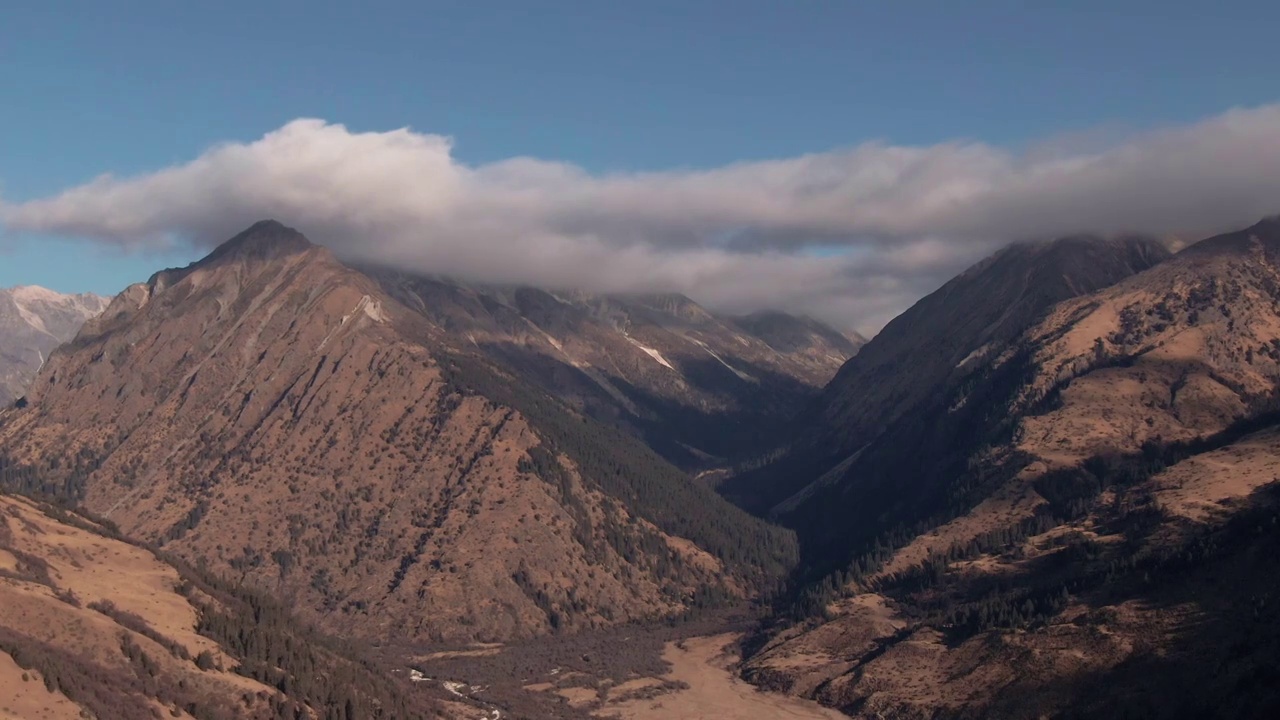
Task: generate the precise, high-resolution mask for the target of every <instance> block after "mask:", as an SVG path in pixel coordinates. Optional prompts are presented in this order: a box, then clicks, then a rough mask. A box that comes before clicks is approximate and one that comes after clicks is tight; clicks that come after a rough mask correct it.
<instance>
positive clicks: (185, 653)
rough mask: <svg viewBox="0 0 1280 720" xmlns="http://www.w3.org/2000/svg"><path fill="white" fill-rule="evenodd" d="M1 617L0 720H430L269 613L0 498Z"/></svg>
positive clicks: (116, 541)
mask: <svg viewBox="0 0 1280 720" xmlns="http://www.w3.org/2000/svg"><path fill="white" fill-rule="evenodd" d="M0 607H2V608H4V611H3V612H0V708H2V710H0V713H2V714H3V715H4V716H5V717H13V718H66V719H67V720H75V719H76V718H86V717H95V718H104V719H105V718H150V717H157V718H158V717H186V718H190V717H203V718H232V717H236V718H264V719H266V718H284V717H343V716H344V715H343V714H342V713H343V712H346V713H347V714H346V715H345V717H367V718H392V717H394V718H427V717H440V715H439V714H438V712H437V706H438V703H436V702H434V701H432V700H431V699H430V698H427V697H422V696H421V694H418V695H414V696H413V699H410V694H409V693H406V692H404V691H403V690H402V689H401V688H400V687H399V686H398V685H397V684H396V683H395V682H393V681H392V680H390V679H389V678H387V677H385V676H383V675H382V673H381V672H374V671H372V670H371V669H369V668H368V667H366V666H363V665H361V664H360V663H359V661H358V660H357V659H355V658H353V657H350V656H346V655H344V654H342V653H340V652H337V651H334V650H331V649H329V648H327V647H325V646H323V645H321V644H319V643H317V642H315V641H314V640H313V639H312V638H311V637H310V635H311V633H309V632H305V631H303V630H302V629H301V628H300V627H298V626H297V625H295V624H293V623H292V621H291V620H290V619H289V617H288V616H287V614H285V613H283V612H281V611H280V609H279V608H278V607H277V606H276V605H274V604H262V603H261V602H259V601H258V599H257V598H254V597H252V596H249V595H244V594H239V595H238V594H237V593H236V592H234V591H230V590H229V589H228V588H226V587H223V586H221V585H219V584H217V583H216V582H215V581H211V580H210V579H209V578H205V577H202V576H201V575H200V574H199V573H196V572H194V571H192V570H190V569H187V568H178V567H174V566H172V565H170V564H169V563H167V562H165V561H163V560H161V559H160V558H158V557H157V556H156V555H155V554H153V553H152V552H151V551H150V550H148V549H146V548H143V547H138V546H137V545H134V544H131V543H129V542H125V541H124V540H122V539H120V538H119V537H117V536H115V535H114V533H113V532H112V531H111V530H110V529H109V528H107V527H104V526H103V525H101V524H99V523H97V522H94V521H91V520H89V519H86V518H84V517H81V516H79V515H75V514H72V513H69V512H67V511H65V510H62V509H59V508H55V507H53V506H51V505H47V504H44V503H40V502H35V501H32V500H29V499H26V498H21V497H16V496H11V495H0ZM282 688H283V690H282Z"/></svg>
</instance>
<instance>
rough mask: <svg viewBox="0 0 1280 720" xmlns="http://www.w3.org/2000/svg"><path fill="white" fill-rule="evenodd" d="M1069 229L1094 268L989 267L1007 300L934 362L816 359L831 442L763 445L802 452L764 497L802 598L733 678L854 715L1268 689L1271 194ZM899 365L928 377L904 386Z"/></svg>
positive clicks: (1268, 698) (1274, 309)
mask: <svg viewBox="0 0 1280 720" xmlns="http://www.w3.org/2000/svg"><path fill="white" fill-rule="evenodd" d="M1067 250H1068V251H1069V254H1070V255H1072V256H1074V255H1075V254H1076V253H1080V252H1085V253H1086V254H1085V256H1084V257H1085V258H1087V259H1088V262H1083V263H1081V264H1079V265H1074V267H1078V268H1081V269H1083V268H1088V267H1092V268H1094V269H1100V270H1101V274H1099V275H1094V276H1092V277H1094V278H1096V279H1097V282H1095V283H1093V285H1092V286H1091V287H1090V286H1088V285H1087V284H1082V283H1080V282H1079V281H1078V280H1076V279H1075V278H1074V277H1073V276H1072V275H1071V274H1070V273H1067V274H1066V275H1065V278H1066V280H1067V281H1066V282H1064V283H1063V284H1062V285H1061V286H1060V289H1061V288H1072V287H1074V288H1076V289H1078V290H1081V292H1078V293H1077V292H1072V293H1071V295H1074V297H1072V296H1067V297H1065V298H1064V297H1053V296H1054V295H1055V294H1060V293H1057V292H1056V291H1055V292H1054V293H1050V294H1049V295H1048V296H1046V297H1045V298H1044V299H1045V300H1048V301H1047V302H1043V303H1039V302H1038V301H1037V302H1034V303H1032V304H1033V305H1034V304H1039V310H1035V311H1032V309H1031V306H1030V305H1027V306H1023V305H1022V304H1021V303H1020V302H1019V301H1018V300H1017V298H1027V297H1028V296H1027V294H1026V293H1025V292H1023V291H1016V288H1015V290H1009V289H1008V282H1007V279H1006V280H1004V281H1001V282H999V283H998V287H994V286H993V287H991V288H990V292H992V293H993V294H995V295H996V296H997V297H1001V298H1002V301H1001V303H1002V304H1003V305H1004V306H1006V307H1008V308H1010V309H1011V310H1013V311H1014V312H1011V313H1010V314H1009V315H999V316H992V315H989V314H986V313H985V312H984V311H983V309H982V308H981V307H979V308H977V309H976V310H975V311H974V312H975V315H976V316H977V317H978V320H976V321H975V322H976V323H977V324H976V325H975V326H974V327H976V328H978V329H979V330H980V332H970V329H966V327H965V326H964V325H963V324H959V325H956V327H957V332H956V333H955V335H956V336H955V337H953V338H948V339H944V340H942V341H941V342H940V343H938V345H939V347H940V348H941V350H940V352H939V355H940V357H939V358H938V359H937V360H936V362H933V363H932V364H929V363H926V364H925V365H923V366H918V365H917V364H915V363H913V362H905V361H907V360H910V359H911V358H912V355H911V353H909V352H906V353H904V352H897V353H894V352H890V351H889V349H888V348H884V347H880V348H877V347H876V345H877V343H878V342H880V341H881V338H880V337H877V338H876V339H875V340H873V341H872V342H871V343H869V344H868V346H867V347H866V348H864V349H863V351H862V352H860V353H859V355H858V356H856V357H855V358H854V360H852V361H851V362H850V363H849V364H848V366H846V368H844V369H843V370H842V371H841V373H840V374H839V375H838V376H837V379H836V380H835V381H833V382H832V384H831V386H830V387H829V388H828V389H827V391H826V393H824V400H825V401H826V402H825V403H824V405H823V410H822V411H821V412H820V413H819V414H818V416H819V418H820V419H818V420H815V421H814V422H815V423H816V426H818V427H824V428H826V429H827V432H828V433H829V434H828V435H827V437H828V438H833V440H832V442H833V443H834V444H836V445H837V446H838V448H839V450H838V451H837V452H835V453H831V454H828V455H823V456H815V455H812V454H809V455H808V456H807V457H792V458H784V459H783V461H780V462H786V463H790V464H788V465H780V466H779V467H786V468H791V469H794V468H803V467H806V465H805V464H804V463H811V464H810V465H808V466H807V467H810V468H811V469H812V472H811V473H810V474H809V475H807V476H805V477H804V478H802V479H801V480H800V481H799V484H801V485H802V486H803V487H802V488H801V489H800V490H798V491H796V492H794V493H793V494H792V496H790V497H789V498H786V499H784V500H783V501H781V502H778V503H773V502H772V499H773V498H766V499H765V500H764V502H763V503H762V505H768V507H770V508H772V510H773V512H774V514H775V516H777V517H779V518H781V519H782V520H783V521H784V522H785V523H788V524H791V525H792V526H793V527H795V528H797V529H798V531H799V532H800V536H801V542H802V547H804V548H805V554H804V556H803V557H802V570H801V571H800V573H799V577H800V581H799V587H798V588H797V593H796V595H795V598H794V604H793V608H792V610H793V613H794V617H796V618H799V619H800V621H799V622H798V623H793V624H789V625H787V626H786V627H785V629H784V626H783V625H779V626H778V627H775V628H773V630H772V631H771V632H768V633H766V634H765V635H764V636H762V638H761V639H760V642H759V644H758V645H757V646H756V647H755V648H754V650H755V651H754V653H753V655H752V657H751V658H750V659H749V660H748V662H747V664H746V665H745V667H744V672H745V674H746V675H747V676H748V677H749V678H750V679H752V680H753V681H755V682H757V683H760V684H763V685H767V686H771V687H774V688H778V689H785V690H789V691H791V692H794V693H796V694H800V695H804V696H808V697H812V698H815V699H818V700H820V701H822V702H824V703H827V704H830V705H833V706H835V707H838V708H840V709H842V710H844V711H845V712H847V713H849V714H851V715H853V716H855V717H904V718H914V717H920V718H924V717H930V718H936V717H977V716H982V717H1041V716H1062V717H1077V716H1078V717H1183V716H1186V717H1215V716H1216V717H1266V716H1268V715H1269V714H1270V712H1271V711H1273V710H1274V709H1275V708H1276V707H1277V703H1280V698H1278V697H1277V696H1276V694H1275V687H1276V686H1275V684H1274V682H1273V680H1272V678H1273V673H1274V670H1273V669H1272V668H1273V662H1272V661H1271V660H1270V659H1269V658H1271V657H1272V656H1273V655H1274V653H1275V652H1277V651H1278V650H1280V615H1277V610H1276V608H1275V604H1274V602H1273V599H1274V598H1275V597H1276V594H1277V592H1280V582H1278V581H1277V577H1280V572H1278V571H1280V567H1277V566H1276V558H1277V557H1280V555H1277V553H1276V551H1277V550H1280V532H1277V531H1276V530H1275V528H1276V527H1277V526H1276V523H1275V518H1276V517H1277V513H1278V512H1280V496H1277V488H1276V485H1275V482H1276V478H1277V477H1280V461H1278V460H1277V459H1276V458H1277V457H1280V439H1278V438H1280V434H1278V433H1280V413H1278V412H1277V410H1278V409H1280V403H1277V394H1276V391H1277V387H1278V385H1277V381H1278V380H1280V350H1278V349H1277V348H1280V221H1277V220H1275V219H1271V220H1266V221H1263V222H1261V223H1259V224H1257V225H1255V226H1253V227H1250V228H1248V229H1245V230H1242V231H1240V232H1235V233H1229V234H1226V235H1222V236H1219V237H1214V238H1210V239H1207V240H1204V241H1202V242H1200V243H1198V244H1196V245H1193V246H1191V247H1189V248H1187V249H1185V250H1183V251H1182V252H1180V253H1178V254H1177V255H1175V256H1173V257H1172V258H1169V259H1166V260H1164V261H1163V262H1159V263H1156V264H1153V265H1152V264H1151V263H1147V264H1148V265H1150V267H1148V268H1146V269H1143V268H1142V267H1140V264H1141V263H1138V262H1122V263H1119V264H1117V265H1114V266H1111V267H1110V269H1107V268H1105V267H1103V268H1099V265H1100V263H1099V260H1098V257H1099V256H1098V255H1096V251H1089V250H1086V249H1072V248H1068V249H1067ZM1017 251H1020V250H1015V252H1017ZM1090 253H1093V254H1090ZM1101 257H1111V258H1121V257H1128V258H1133V257H1135V256H1134V254H1133V253H1132V250H1126V251H1123V252H1121V251H1119V250H1118V249H1117V250H1113V251H1107V252H1106V253H1105V254H1104V255H1103V256H1101ZM1139 257H1149V258H1152V259H1153V260H1154V259H1158V254H1155V253H1151V252H1148V251H1145V250H1144V251H1142V253H1141V254H1140V255H1139ZM1000 262H1001V257H1000V256H997V257H996V258H994V259H992V260H990V261H988V262H986V263H984V264H982V265H979V266H978V267H977V268H975V269H974V270H971V271H969V272H968V273H966V274H964V275H962V276H960V277H959V278H957V279H956V280H955V281H953V282H952V283H951V284H949V285H948V286H947V287H945V288H944V289H943V290H941V291H939V293H938V294H937V295H935V296H931V298H927V299H926V300H925V301H922V302H921V303H920V304H918V305H917V306H916V308H914V309H913V311H912V312H911V313H909V314H906V315H904V316H903V317H902V318H900V319H899V321H895V323H894V325H897V326H898V327H897V328H894V325H891V326H890V328H894V329H895V330H897V331H899V332H905V330H906V328H907V327H908V326H909V325H910V326H914V327H917V328H941V327H943V326H944V325H945V324H946V323H947V322H954V319H953V320H947V319H946V318H947V308H948V307H949V306H948V304H947V303H944V302H942V299H944V298H945V297H946V295H947V293H948V292H952V293H954V292H957V291H960V290H962V289H963V288H964V287H965V286H966V285H969V284H974V283H979V284H980V283H981V282H983V280H982V276H983V275H984V274H985V273H989V272H991V270H992V268H995V267H998V266H999V265H1000ZM1126 266H1127V267H1128V268H1129V271H1128V272H1125V271H1124V268H1125V267H1126ZM1071 267H1073V265H1072V264H1071V263H1070V262H1069V260H1068V258H1064V257H1060V258H1059V259H1058V260H1057V261H1056V262H1055V263H1054V265H1053V267H1051V268H1049V270H1051V271H1054V272H1056V271H1057V269H1058V268H1071ZM1139 270H1140V272H1137V271H1139ZM1019 276H1020V275H1019V274H1014V275H1013V277H1014V278H1017V277H1019ZM1107 277H1110V278H1112V281H1111V282H1109V283H1108V282H1105V279H1106V278H1107ZM1016 284H1017V283H1015V285H1016ZM1104 285H1105V286H1104ZM1023 287H1024V289H1026V290H1034V289H1037V288H1042V287H1045V283H1043V282H1034V283H1029V284H1026V285H1025V286H1023ZM1002 288H1003V289H1002ZM1086 290H1087V291H1088V292H1084V291H1086ZM1009 293H1012V295H1010V294H1009ZM1011 298H1012V299H1013V301H1011ZM1052 300H1057V302H1056V303H1055V302H1052ZM1019 308H1022V309H1019ZM1006 318H1012V320H1010V321H1009V322H1008V323H1007V324H1006V323H1005V319H1006ZM993 321H998V322H993ZM890 328H887V329H886V335H885V336H883V337H886V338H887V339H892V338H894V337H895V335H890V334H888V331H889V329H890ZM896 336H897V337H901V335H896ZM887 339H886V342H887V341H888V340H887ZM917 347H919V348H920V350H921V351H923V349H924V348H923V346H917ZM893 358H901V359H903V360H904V364H903V365H902V366H900V368H899V369H898V371H897V372H896V373H895V371H894V370H893V368H892V365H891V361H892V359H893ZM944 365H945V372H944V367H943V366H944ZM897 373H910V374H915V375H917V376H922V377H926V378H932V377H940V376H942V377H943V379H942V380H941V381H940V382H938V383H936V384H935V385H933V388H934V389H933V390H932V391H931V392H932V397H927V398H922V397H921V396H920V395H919V394H918V393H917V392H915V391H911V390H906V389H905V388H908V387H909V386H910V381H909V380H907V379H906V378H903V377H900V376H899V375H898V374H897ZM884 385H889V386H891V387H893V388H898V389H897V390H890V391H885V390H884V389H883V387H882V386H884ZM859 397H865V398H869V400H859V399H858V398H859ZM886 398H896V399H897V402H898V403H901V406H899V405H897V404H891V403H887V402H886V400H885V399H886ZM886 408H888V409H887V410H886ZM877 417H878V418H882V419H881V420H879V421H878V423H877V421H876V420H875V418H877ZM793 452H794V453H799V454H804V453H806V452H809V450H808V449H806V447H805V446H803V445H796V446H795V447H794V449H793ZM768 469H769V468H766V470H768ZM772 469H773V470H774V471H776V470H777V468H772ZM750 479H751V480H753V481H754V482H758V483H764V482H765V480H766V478H765V476H763V475H757V476H756V477H754V478H750ZM735 482H741V480H737V481H730V483H729V484H728V486H729V487H733V486H734V483H735ZM739 487H740V488H741V487H742V486H741V485H739ZM758 487H765V488H767V485H764V484H761V485H759V486H758ZM793 489H794V488H786V490H785V491H791V490H793ZM1205 668H1214V670H1213V671H1212V672H1211V673H1209V674H1207V675H1206V674H1205V672H1204V669H1205Z"/></svg>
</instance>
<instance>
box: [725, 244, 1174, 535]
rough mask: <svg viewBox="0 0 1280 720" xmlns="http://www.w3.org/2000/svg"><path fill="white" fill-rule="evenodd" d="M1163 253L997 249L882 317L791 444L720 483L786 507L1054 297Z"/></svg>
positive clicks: (751, 505) (1130, 248)
mask: <svg viewBox="0 0 1280 720" xmlns="http://www.w3.org/2000/svg"><path fill="white" fill-rule="evenodd" d="M1168 256H1169V251H1168V250H1166V249H1165V247H1164V246H1163V245H1161V244H1160V243H1158V242H1156V241H1154V240H1151V239H1147V238H1140V237H1130V238H1120V239H1103V238H1098V237H1087V236H1080V237H1069V238H1063V239H1060V240H1057V241H1053V242H1047V243H1021V244H1015V245H1012V246H1009V247H1007V248H1005V249H1003V250H1001V251H1000V252H998V253H996V254H995V255H993V256H992V257H989V258H987V259H986V260H983V261H982V262H980V263H978V264H977V265H975V266H973V267H971V268H969V269H968V270H966V271H965V272H963V273H961V274H960V275H959V276H957V277H956V278H954V279H952V280H951V281H950V282H948V283H946V284H945V285H943V286H942V288H940V289H939V290H937V291H936V292H934V293H932V294H930V295H928V296H926V297H925V298H923V299H922V300H920V301H919V302H917V303H916V304H915V305H913V306H912V307H911V308H910V309H908V310H907V311H906V312H904V313H902V315H900V316H898V317H897V318H895V319H894V320H893V321H891V322H890V323H889V324H888V325H886V326H885V328H884V329H883V330H882V331H881V332H880V333H879V334H878V335H876V337H875V338H874V339H872V340H871V341H870V342H869V343H867V344H866V345H865V346H863V347H862V348H861V349H860V350H859V352H858V353H857V355H856V356H854V357H853V358H852V359H851V360H849V361H848V362H846V363H845V364H844V365H843V367H841V368H840V371H839V372H838V373H837V374H836V376H835V378H834V379H832V380H831V382H830V383H829V384H828V385H827V386H826V387H825V388H824V389H823V391H822V394H821V396H820V397H819V398H818V400H817V401H816V402H815V403H814V404H813V406H812V407H811V408H809V410H808V414H807V416H806V417H803V418H801V419H800V420H799V421H798V423H797V424H796V425H795V426H794V427H793V429H792V436H791V438H792V447H791V448H790V449H789V452H788V453H786V455H785V456H784V457H783V458H782V459H781V460H780V461H778V462H775V463H774V464H773V465H771V466H769V467H766V468H765V469H764V470H762V471H760V472H755V473H746V474H743V475H740V476H738V477H737V478H734V479H733V480H732V481H731V482H730V483H728V484H726V485H725V486H723V487H722V491H723V492H724V493H725V494H726V495H729V496H730V497H733V498H734V499H735V501H737V502H738V503H739V504H741V505H742V506H743V507H746V508H748V509H750V510H751V511H753V512H756V513H759V514H768V513H770V512H783V511H784V510H785V508H781V507H778V506H779V504H781V503H783V502H784V501H786V500H787V499H788V498H791V497H792V496H793V495H796V494H797V493H802V492H804V491H805V486H806V484H807V483H810V482H812V481H814V480H816V479H818V478H823V482H827V481H829V480H831V478H827V477H824V476H825V474H826V473H828V472H829V471H831V470H832V469H833V468H839V467H841V464H842V463H846V462H848V461H849V460H850V459H851V458H852V457H853V456H854V455H855V454H856V453H857V452H858V451H859V450H860V449H862V448H864V447H866V446H867V444H868V443H870V442H871V441H872V440H874V439H875V438H876V437H878V436H879V435H880V434H881V433H882V432H885V429H886V428H887V427H888V426H890V425H891V424H892V423H894V422H895V421H897V420H899V419H900V418H903V417H907V416H912V415H915V414H919V413H921V412H925V408H926V406H927V405H929V404H930V403H933V402H936V401H937V399H938V398H939V397H942V396H945V395H946V394H947V392H948V390H949V389H950V388H951V387H953V386H955V385H956V384H958V383H959V382H962V381H963V379H964V378H966V377H968V376H969V375H970V374H971V373H972V371H973V369H974V368H975V367H981V366H982V365H983V362H984V360H986V359H988V358H990V357H994V356H998V355H999V354H1000V353H1001V352H1002V351H1003V350H1004V349H1005V348H1006V347H1007V346H1008V344H1009V343H1010V341H1012V340H1014V339H1015V338H1017V337H1018V335H1019V334H1020V333H1021V332H1023V331H1024V330H1026V328H1027V327H1028V326H1030V325H1031V324H1032V323H1033V322H1035V321H1036V320H1037V319H1038V318H1039V317H1040V316H1041V315H1043V314H1044V313H1045V312H1046V311H1047V310H1048V308H1049V307H1051V306H1052V305H1053V304H1054V303H1057V302H1059V301H1061V300H1065V299H1068V298H1072V297H1076V296H1079V295H1083V294H1087V293H1090V292H1092V291H1094V290H1097V289H1099V288H1103V287H1107V286H1109V285H1111V284H1113V283H1115V282H1117V281H1119V280H1120V279H1122V278H1125V277H1128V276H1130V275H1132V274H1134V273H1137V272H1140V271H1142V270H1145V269H1147V268H1149V267H1151V266H1153V265H1155V264H1156V263H1159V262H1161V261H1162V260H1164V259H1166V258H1167V257H1168ZM810 490H812V489H810ZM798 501H799V498H795V499H793V500H792V501H791V504H795V503H796V502H798Z"/></svg>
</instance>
